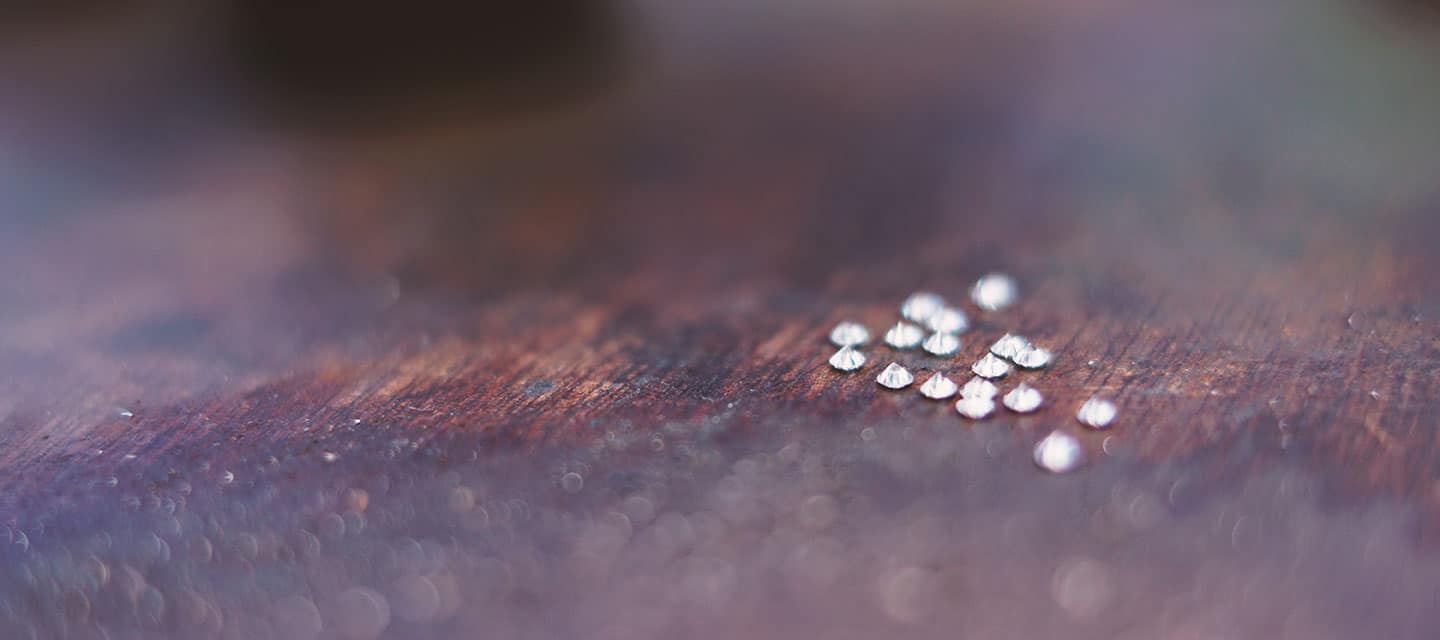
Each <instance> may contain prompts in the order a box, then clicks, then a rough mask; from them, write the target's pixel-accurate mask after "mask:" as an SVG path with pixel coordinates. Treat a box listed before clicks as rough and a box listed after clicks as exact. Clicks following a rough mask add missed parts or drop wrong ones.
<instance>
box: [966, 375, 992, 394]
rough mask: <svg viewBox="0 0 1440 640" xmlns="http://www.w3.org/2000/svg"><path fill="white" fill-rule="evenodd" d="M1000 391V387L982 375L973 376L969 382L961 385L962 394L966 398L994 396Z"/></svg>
mask: <svg viewBox="0 0 1440 640" xmlns="http://www.w3.org/2000/svg"><path fill="white" fill-rule="evenodd" d="M998 393H1000V387H997V386H995V383H993V382H991V381H989V380H986V379H984V378H981V377H980V376H975V377H974V378H971V379H970V381H969V382H966V383H965V386H963V387H960V395H961V396H964V397H966V398H994V397H995V395H996V394H998Z"/></svg>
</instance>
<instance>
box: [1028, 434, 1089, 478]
mask: <svg viewBox="0 0 1440 640" xmlns="http://www.w3.org/2000/svg"><path fill="white" fill-rule="evenodd" d="M1084 462H1085V451H1084V450H1083V449H1081V448H1080V441H1079V440H1076V439H1075V438H1074V437H1072V436H1070V435H1068V434H1064V433H1060V432H1059V431H1052V432H1050V435H1048V436H1045V438H1044V439H1042V440H1041V441H1040V442H1038V443H1036V445H1035V466H1038V467H1040V468H1041V469H1044V470H1046V471H1049V472H1050V473H1069V472H1071V471H1074V470H1075V469H1077V468H1079V466H1080V465H1081V464H1082V463H1084Z"/></svg>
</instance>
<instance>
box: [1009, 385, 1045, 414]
mask: <svg viewBox="0 0 1440 640" xmlns="http://www.w3.org/2000/svg"><path fill="white" fill-rule="evenodd" d="M1002 401H1003V402H1004V403H1005V407H1006V408H1008V409H1010V410H1011V411H1014V412H1015V413H1030V412H1031V411H1034V410H1036V409H1039V408H1040V404H1041V403H1043V402H1044V401H1045V397H1044V396H1042V395H1040V390H1039V389H1036V388H1035V387H1032V386H1030V385H1028V384H1026V383H1024V382H1022V383H1020V385H1019V386H1017V387H1015V388H1014V389H1011V390H1010V393H1007V394H1005V398H1004V399H1003V400H1002Z"/></svg>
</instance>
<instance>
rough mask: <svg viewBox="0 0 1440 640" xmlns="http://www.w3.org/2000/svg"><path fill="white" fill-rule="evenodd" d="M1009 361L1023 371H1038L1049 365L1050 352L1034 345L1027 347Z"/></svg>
mask: <svg viewBox="0 0 1440 640" xmlns="http://www.w3.org/2000/svg"><path fill="white" fill-rule="evenodd" d="M1011 360H1013V361H1014V362H1015V364H1017V365H1019V366H1020V367H1022V368H1025V369H1039V368H1042V367H1044V366H1045V365H1047V364H1050V352H1049V351H1047V350H1045V349H1042V348H1040V347H1037V346H1035V345H1028V346H1026V347H1025V348H1024V349H1021V350H1020V353H1017V354H1015V357H1014V358H1011Z"/></svg>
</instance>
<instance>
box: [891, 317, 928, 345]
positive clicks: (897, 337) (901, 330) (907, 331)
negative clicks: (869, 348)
mask: <svg viewBox="0 0 1440 640" xmlns="http://www.w3.org/2000/svg"><path fill="white" fill-rule="evenodd" d="M924 341H925V330H924V329H921V328H920V327H917V326H915V325H913V324H910V323H908V322H897V323H895V326H893V327H890V330H889V331H886V332H885V344H888V345H890V346H892V347H894V348H896V349H914V348H915V347H918V346H920V343H921V342H924Z"/></svg>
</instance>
